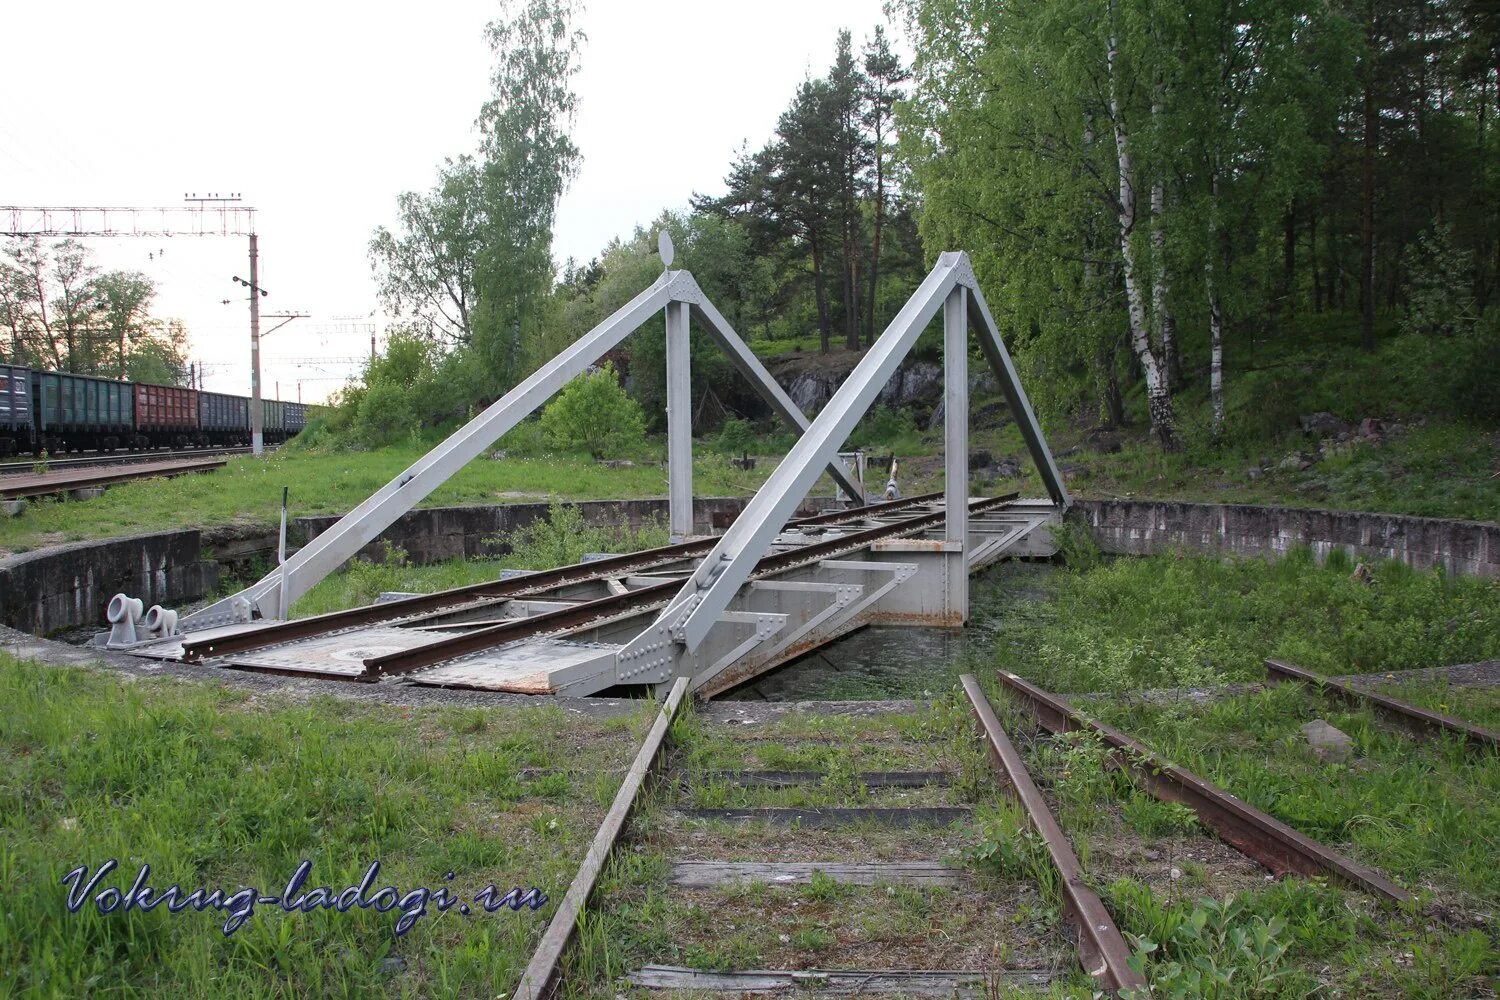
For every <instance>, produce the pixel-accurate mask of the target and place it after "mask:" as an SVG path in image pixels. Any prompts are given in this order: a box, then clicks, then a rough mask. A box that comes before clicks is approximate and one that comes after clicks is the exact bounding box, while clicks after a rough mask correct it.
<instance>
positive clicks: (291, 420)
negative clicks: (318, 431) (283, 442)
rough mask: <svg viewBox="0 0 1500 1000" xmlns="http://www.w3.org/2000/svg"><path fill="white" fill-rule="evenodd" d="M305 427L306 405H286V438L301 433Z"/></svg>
mask: <svg viewBox="0 0 1500 1000" xmlns="http://www.w3.org/2000/svg"><path fill="white" fill-rule="evenodd" d="M306 426H307V405H306V404H305V403H287V404H286V436H287V437H289V438H292V437H296V436H297V435H298V434H300V433H302V429H303V428H304V427H306Z"/></svg>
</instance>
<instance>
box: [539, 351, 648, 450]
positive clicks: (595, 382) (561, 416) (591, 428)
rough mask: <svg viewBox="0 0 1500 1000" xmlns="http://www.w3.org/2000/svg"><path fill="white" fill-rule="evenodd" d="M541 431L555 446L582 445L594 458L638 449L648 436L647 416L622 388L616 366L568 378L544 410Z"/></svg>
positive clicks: (578, 446) (570, 446)
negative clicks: (560, 390) (569, 379)
mask: <svg viewBox="0 0 1500 1000" xmlns="http://www.w3.org/2000/svg"><path fill="white" fill-rule="evenodd" d="M542 432H543V433H544V434H545V435H546V436H547V440H548V442H549V443H551V444H552V445H553V447H556V448H563V449H575V448H583V449H586V450H587V451H588V453H589V454H590V455H592V456H594V457H595V458H605V457H607V456H609V455H619V454H621V453H624V452H627V451H631V450H633V449H639V448H640V447H641V446H642V445H643V444H644V443H645V439H646V417H645V414H644V413H642V412H641V407H640V405H639V404H638V403H636V401H635V400H633V399H631V398H630V396H628V395H627V394H626V392H625V390H624V389H622V388H620V380H619V377H618V376H617V375H616V374H615V369H614V366H613V365H611V364H607V363H606V364H605V365H604V366H603V367H602V368H598V369H595V370H594V371H591V372H587V373H585V374H583V375H580V376H578V377H577V378H575V379H574V380H573V381H571V382H569V383H568V384H567V386H566V387H565V388H564V389H563V391H562V392H561V393H560V394H559V395H558V397H557V398H556V399H554V400H553V401H552V402H551V403H549V404H547V408H546V409H545V410H543V411H542Z"/></svg>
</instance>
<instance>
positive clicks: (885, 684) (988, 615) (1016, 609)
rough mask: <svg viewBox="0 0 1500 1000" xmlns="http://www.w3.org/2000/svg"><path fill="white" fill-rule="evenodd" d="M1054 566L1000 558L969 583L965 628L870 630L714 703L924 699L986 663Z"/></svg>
mask: <svg viewBox="0 0 1500 1000" xmlns="http://www.w3.org/2000/svg"><path fill="white" fill-rule="evenodd" d="M1056 572H1058V567H1056V566H1054V565H1052V564H1050V563H1045V562H1021V561H1018V560H1006V561H1003V562H1000V563H998V564H996V565H994V566H992V567H990V568H989V569H987V570H985V571H984V572H982V573H980V574H978V575H976V576H974V577H971V578H970V580H969V624H968V625H967V626H966V627H965V628H961V629H946V628H912V627H910V626H896V625H872V626H870V627H869V628H865V629H861V630H860V631H858V632H855V633H854V634H852V635H850V636H847V637H846V638H843V639H840V640H839V641H837V642H834V643H831V644H829V645H827V646H824V647H823V648H822V649H820V650H818V651H817V652H815V653H809V654H808V655H807V656H804V657H802V658H801V659H799V660H797V661H795V662H793V663H790V664H788V665H786V666H785V667H782V668H781V669H779V670H775V671H773V672H771V673H769V674H767V675H765V676H764V677H761V678H758V679H757V680H755V681H752V682H750V683H748V684H744V685H741V686H740V687H738V688H736V689H735V690H734V691H732V692H729V693H728V694H725V695H722V696H721V697H723V698H727V699H729V700H736V699H738V700H744V701H830V700H833V701H840V700H849V701H866V700H883V699H888V698H930V697H933V696H935V695H937V694H939V693H941V692H943V691H946V690H948V689H949V688H951V687H952V686H953V685H954V684H955V683H956V678H957V677H958V675H959V674H961V673H964V672H966V671H969V670H972V669H973V668H974V667H976V666H979V665H982V664H993V662H994V652H995V644H996V643H997V642H999V641H1002V638H1003V633H1004V631H1005V625H1006V622H1007V621H1010V620H1013V619H1014V618H1015V617H1016V616H1018V615H1024V614H1026V611H1027V608H1028V607H1029V606H1034V605H1037V604H1039V603H1040V602H1042V601H1045V600H1046V599H1047V582H1048V580H1049V578H1050V577H1051V575H1052V574H1053V573H1056Z"/></svg>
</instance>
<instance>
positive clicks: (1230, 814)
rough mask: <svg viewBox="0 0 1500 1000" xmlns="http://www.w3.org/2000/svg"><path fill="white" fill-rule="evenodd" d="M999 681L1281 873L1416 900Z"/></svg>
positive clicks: (1047, 699)
mask: <svg viewBox="0 0 1500 1000" xmlns="http://www.w3.org/2000/svg"><path fill="white" fill-rule="evenodd" d="M999 679H1000V682H1001V683H1002V684H1004V685H1005V687H1006V689H1007V690H1008V691H1010V692H1011V693H1012V694H1014V695H1015V696H1016V697H1018V698H1020V699H1021V701H1022V702H1023V703H1025V705H1026V706H1027V707H1028V708H1029V709H1030V710H1031V711H1032V713H1033V714H1034V715H1035V716H1036V717H1037V720H1038V721H1039V722H1040V723H1041V724H1042V726H1043V728H1045V729H1047V730H1048V731H1049V732H1053V733H1063V732H1068V731H1070V730H1075V729H1081V730H1085V731H1088V732H1094V733H1097V734H1098V735H1099V736H1100V737H1101V738H1103V740H1104V742H1105V743H1106V744H1108V745H1109V746H1111V747H1113V748H1114V751H1115V762H1116V764H1117V765H1123V766H1126V767H1129V768H1130V769H1131V771H1132V772H1133V773H1134V774H1135V776H1136V778H1137V779H1138V780H1139V781H1140V782H1141V784H1142V785H1143V786H1144V787H1145V788H1146V790H1147V791H1149V792H1150V793H1151V794H1152V795H1155V796H1156V797H1157V798H1159V799H1161V800H1162V801H1164V802H1181V803H1183V804H1184V805H1186V806H1187V807H1188V808H1190V809H1192V810H1193V812H1195V813H1197V814H1198V819H1199V820H1200V821H1201V822H1202V823H1203V825H1204V826H1206V827H1208V828H1209V829H1211V830H1213V831H1214V832H1215V833H1217V834H1218V835H1219V836H1220V837H1221V838H1223V839H1224V840H1225V841H1226V842H1228V843H1229V844H1232V845H1233V846H1234V847H1236V848H1238V849H1239V850H1240V851H1241V852H1242V853H1243V854H1245V855H1246V856H1248V857H1251V858H1254V859H1255V860H1256V861H1259V862H1260V863H1261V864H1263V865H1265V866H1266V867H1267V868H1269V869H1270V870H1271V871H1272V872H1274V873H1275V874H1277V875H1282V874H1285V873H1286V872H1297V873H1298V874H1301V875H1333V876H1335V877H1337V878H1340V879H1342V880H1344V881H1346V882H1348V883H1350V884H1352V885H1354V886H1357V887H1359V888H1361V889H1364V890H1365V891H1367V892H1370V893H1373V894H1375V895H1377V896H1383V897H1385V898H1386V899H1389V900H1394V901H1396V902H1401V903H1404V902H1408V901H1410V900H1411V898H1412V896H1411V893H1409V892H1407V891H1406V890H1405V889H1403V888H1401V887H1400V886H1399V885H1397V884H1396V883H1394V882H1392V881H1391V880H1390V879H1388V878H1386V877H1385V876H1384V875H1381V874H1380V873H1379V872H1377V871H1375V870H1374V869H1373V868H1368V867H1366V866H1364V865H1362V864H1359V863H1358V862H1356V861H1351V860H1350V859H1348V858H1346V857H1344V856H1343V855H1342V854H1339V853H1338V852H1337V851H1334V850H1331V849H1329V848H1327V847H1325V846H1323V845H1322V844H1320V843H1318V842H1317V841H1316V840H1313V839H1312V838H1311V837H1308V836H1305V835H1304V834H1301V833H1298V832H1297V831H1296V830H1293V829H1292V828H1291V827H1289V826H1287V825H1286V824H1285V823H1283V822H1281V821H1280V820H1278V819H1276V818H1275V817H1272V816H1269V815H1267V814H1266V813H1264V812H1261V811H1260V810H1259V809H1256V808H1255V807H1254V806H1252V805H1250V804H1249V803H1247V802H1244V801H1242V800H1241V799H1238V798H1236V797H1235V796H1233V795H1230V794H1229V793H1228V792H1226V791H1224V790H1223V789H1221V788H1219V787H1218V786H1216V785H1213V784H1211V783H1209V782H1208V781H1205V780H1204V779H1202V778H1200V777H1198V776H1197V775H1196V774H1193V773H1192V772H1191V771H1187V770H1185V769H1183V768H1180V767H1177V766H1176V765H1173V764H1169V763H1167V761H1166V760H1164V759H1163V758H1161V757H1160V756H1158V755H1157V754H1156V753H1154V752H1152V751H1151V750H1150V749H1148V748H1147V747H1146V745H1145V744H1143V743H1141V742H1140V741H1139V740H1136V739H1134V738H1133V737H1130V736H1127V735H1126V734H1125V733H1123V732H1121V731H1120V730H1118V729H1115V728H1113V727H1112V726H1106V725H1105V724H1103V723H1102V722H1096V721H1094V720H1093V719H1089V718H1087V717H1086V716H1084V715H1081V714H1080V713H1079V712H1078V711H1077V709H1075V708H1074V707H1073V706H1072V705H1070V704H1069V703H1068V702H1067V701H1066V700H1064V699H1062V698H1059V697H1058V696H1057V695H1055V694H1050V693H1048V692H1046V691H1043V690H1042V689H1041V688H1039V687H1037V686H1035V685H1034V684H1031V683H1029V682H1028V681H1025V680H1022V679H1021V678H1020V677H1017V676H1016V675H1015V674H1012V673H1008V672H1006V671H1003V670H1002V671H999Z"/></svg>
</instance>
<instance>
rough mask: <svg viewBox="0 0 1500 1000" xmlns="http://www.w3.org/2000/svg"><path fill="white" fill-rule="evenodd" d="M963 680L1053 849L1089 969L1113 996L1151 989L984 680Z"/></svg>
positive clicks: (982, 726)
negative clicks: (981, 683) (998, 713)
mask: <svg viewBox="0 0 1500 1000" xmlns="http://www.w3.org/2000/svg"><path fill="white" fill-rule="evenodd" d="M959 682H960V683H961V684H963V688H964V694H966V695H968V697H969V705H970V707H971V708H972V709H973V710H974V719H975V721H976V722H978V724H979V730H980V732H981V734H982V735H983V736H984V741H985V745H986V747H987V749H988V750H989V754H990V759H991V760H993V761H994V762H995V765H996V766H997V767H998V768H1000V770H1001V771H1002V772H1003V773H1004V774H1005V777H1006V779H1007V780H1008V782H1009V786H1008V787H1009V791H1010V795H1011V797H1012V798H1014V799H1016V800H1017V801H1018V802H1019V803H1020V805H1021V807H1022V808H1023V809H1024V810H1025V811H1026V818H1027V820H1028V821H1029V822H1030V823H1031V826H1032V828H1033V829H1035V830H1036V832H1037V833H1039V834H1041V837H1042V841H1043V843H1045V844H1046V845H1047V853H1048V855H1049V856H1051V858H1052V866H1053V867H1054V868H1055V869H1057V874H1058V876H1059V877H1060V882H1061V884H1062V894H1063V910H1064V912H1065V913H1066V915H1067V918H1068V922H1069V923H1071V924H1072V925H1073V928H1074V930H1075V931H1077V933H1078V954H1079V958H1080V959H1081V960H1082V963H1083V968H1084V971H1086V972H1087V973H1088V974H1089V975H1090V976H1093V977H1094V979H1096V980H1097V981H1098V982H1099V984H1100V985H1101V986H1102V987H1104V989H1105V991H1106V992H1108V993H1109V994H1110V995H1111V996H1118V995H1119V993H1120V991H1121V990H1136V989H1145V987H1146V979H1145V977H1144V976H1142V975H1141V974H1140V973H1139V972H1137V971H1136V970H1135V969H1132V968H1131V967H1130V948H1129V946H1128V945H1126V944H1125V939H1124V938H1123V937H1121V936H1120V929H1119V928H1118V927H1116V926H1115V921H1114V918H1113V917H1111V916H1110V914H1109V910H1107V909H1106V908H1105V906H1104V901H1103V900H1101V899H1100V898H1099V894H1098V893H1096V892H1095V891H1094V890H1093V889H1092V888H1090V887H1089V885H1088V883H1087V882H1086V881H1085V880H1084V874H1083V866H1082V865H1080V864H1079V863H1078V856H1077V855H1076V854H1074V853H1073V845H1072V844H1070V843H1069V842H1068V838H1067V836H1066V835H1065V834H1064V833H1063V831H1062V827H1061V826H1059V825H1058V822H1057V818H1056V817H1055V816H1053V815H1052V810H1050V809H1048V808H1047V803H1046V800H1044V799H1043V798H1042V793H1041V792H1040V791H1038V790H1037V787H1036V783H1035V782H1034V781H1032V780H1031V775H1030V774H1029V773H1027V770H1026V764H1025V763H1024V762H1023V761H1022V760H1021V755H1020V754H1019V753H1018V752H1017V751H1016V747H1015V744H1013V743H1012V742H1011V740H1010V737H1009V736H1008V735H1006V732H1005V728H1004V727H1003V726H1001V725H1000V720H999V719H998V718H996V717H995V711H994V709H993V708H991V707H990V702H989V699H988V698H986V697H985V694H984V691H983V690H982V689H981V688H980V686H979V682H978V681H976V680H975V679H974V677H973V675H972V674H963V675H962V676H960V677H959Z"/></svg>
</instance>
